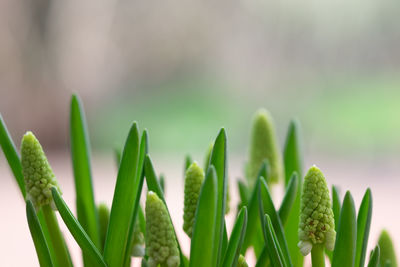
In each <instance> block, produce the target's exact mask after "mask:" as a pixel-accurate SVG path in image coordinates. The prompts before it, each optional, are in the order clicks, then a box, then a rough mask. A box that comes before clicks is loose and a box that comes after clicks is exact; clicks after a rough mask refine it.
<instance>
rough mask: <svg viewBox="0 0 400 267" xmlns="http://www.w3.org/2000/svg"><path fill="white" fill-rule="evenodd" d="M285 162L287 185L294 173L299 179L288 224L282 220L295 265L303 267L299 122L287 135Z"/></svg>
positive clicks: (293, 124) (301, 174) (291, 126)
mask: <svg viewBox="0 0 400 267" xmlns="http://www.w3.org/2000/svg"><path fill="white" fill-rule="evenodd" d="M283 161H284V165H285V185H286V186H288V185H289V182H290V179H291V176H292V175H293V173H294V172H295V173H297V174H298V177H299V179H298V184H297V192H296V196H295V200H294V203H293V206H292V209H291V211H290V213H289V216H288V218H287V219H286V223H285V220H283V219H284V218H281V219H282V223H283V225H284V226H285V235H286V239H287V243H288V249H289V253H290V257H291V260H292V262H293V265H294V266H296V267H302V266H303V262H304V257H303V255H301V253H300V250H299V248H298V247H297V243H298V242H299V239H298V233H297V231H298V227H299V218H300V196H301V191H302V185H303V152H302V139H301V135H300V123H299V122H298V121H297V120H292V121H291V122H290V125H289V129H288V132H287V135H286V142H285V147H284V153H283Z"/></svg>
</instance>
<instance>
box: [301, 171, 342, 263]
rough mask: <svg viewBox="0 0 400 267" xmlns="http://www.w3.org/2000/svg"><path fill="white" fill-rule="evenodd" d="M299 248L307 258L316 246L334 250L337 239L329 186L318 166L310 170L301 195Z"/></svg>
mask: <svg viewBox="0 0 400 267" xmlns="http://www.w3.org/2000/svg"><path fill="white" fill-rule="evenodd" d="M299 239H300V242H299V244H298V247H299V248H300V252H301V253H302V254H303V255H304V256H306V255H307V254H308V253H310V252H311V249H312V247H313V246H314V245H319V244H321V245H325V247H326V249H328V250H333V248H334V245H335V239H336V232H335V221H334V217H333V211H332V205H331V199H330V196H329V190H328V186H327V184H326V181H325V177H324V175H323V174H322V172H321V170H320V169H318V168H317V167H316V166H313V167H311V168H310V169H309V170H308V173H307V174H306V176H305V178H304V184H303V192H302V195H301V206H300V223H299Z"/></svg>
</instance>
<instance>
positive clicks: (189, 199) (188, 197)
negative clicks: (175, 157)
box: [183, 162, 204, 237]
mask: <svg viewBox="0 0 400 267" xmlns="http://www.w3.org/2000/svg"><path fill="white" fill-rule="evenodd" d="M203 180H204V171H203V170H202V169H201V168H200V167H199V165H197V163H196V162H193V163H192V164H191V165H190V167H189V168H188V169H187V171H186V174H185V200H184V208H183V230H184V231H185V233H186V234H187V235H188V236H189V237H192V231H193V225H194V218H195V213H196V208H197V202H198V200H199V195H200V189H201V185H202V183H203Z"/></svg>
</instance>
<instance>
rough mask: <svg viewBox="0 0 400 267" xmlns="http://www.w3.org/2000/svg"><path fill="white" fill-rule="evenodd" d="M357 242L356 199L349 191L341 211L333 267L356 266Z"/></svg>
mask: <svg viewBox="0 0 400 267" xmlns="http://www.w3.org/2000/svg"><path fill="white" fill-rule="evenodd" d="M356 244H357V220H356V209H355V207H354V200H353V197H352V196H351V194H350V192H349V191H347V192H346V195H345V197H344V200H343V207H342V209H341V212H340V218H339V226H338V232H337V235H336V243H335V249H334V250H333V258H332V267H354V263H355V257H356Z"/></svg>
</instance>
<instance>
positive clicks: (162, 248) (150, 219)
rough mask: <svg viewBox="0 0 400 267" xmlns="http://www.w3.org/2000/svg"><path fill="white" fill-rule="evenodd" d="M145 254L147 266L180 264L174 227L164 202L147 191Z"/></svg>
mask: <svg viewBox="0 0 400 267" xmlns="http://www.w3.org/2000/svg"><path fill="white" fill-rule="evenodd" d="M145 239H146V254H147V255H148V256H149V259H148V265H149V267H157V266H158V264H160V266H161V267H176V266H179V264H180V258H179V250H178V244H177V242H176V238H175V234H174V228H173V226H172V223H171V221H170V219H169V215H168V211H167V208H166V207H165V205H164V202H163V201H162V200H161V199H160V198H159V197H158V196H157V194H156V193H154V192H152V191H149V192H148V193H147V199H146V238H145Z"/></svg>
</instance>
